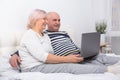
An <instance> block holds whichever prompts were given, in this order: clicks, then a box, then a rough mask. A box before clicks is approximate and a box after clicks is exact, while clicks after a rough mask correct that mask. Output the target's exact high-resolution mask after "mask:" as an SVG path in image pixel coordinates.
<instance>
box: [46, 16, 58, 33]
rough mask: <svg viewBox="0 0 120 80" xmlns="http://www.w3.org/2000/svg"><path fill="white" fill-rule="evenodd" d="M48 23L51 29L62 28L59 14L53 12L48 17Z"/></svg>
mask: <svg viewBox="0 0 120 80" xmlns="http://www.w3.org/2000/svg"><path fill="white" fill-rule="evenodd" d="M47 25H48V30H49V31H59V28H60V16H59V15H57V14H51V15H50V17H49V18H48V19H47Z"/></svg>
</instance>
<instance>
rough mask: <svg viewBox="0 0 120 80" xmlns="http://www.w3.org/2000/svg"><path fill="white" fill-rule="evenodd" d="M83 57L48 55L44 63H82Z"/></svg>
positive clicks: (77, 55)
mask: <svg viewBox="0 0 120 80" xmlns="http://www.w3.org/2000/svg"><path fill="white" fill-rule="evenodd" d="M83 60H84V59H83V57H81V56H80V54H71V55H68V56H56V55H53V54H49V55H48V57H47V59H46V63H78V62H81V61H83Z"/></svg>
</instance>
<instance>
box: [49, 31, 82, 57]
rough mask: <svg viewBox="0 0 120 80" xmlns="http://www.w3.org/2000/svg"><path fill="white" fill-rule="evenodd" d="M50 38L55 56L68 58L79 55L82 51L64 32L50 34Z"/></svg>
mask: <svg viewBox="0 0 120 80" xmlns="http://www.w3.org/2000/svg"><path fill="white" fill-rule="evenodd" d="M47 33H48V36H49V37H50V40H51V45H52V47H53V50H54V54H55V55H59V56H66V55H69V54H76V53H77V54H78V53H80V49H79V48H78V47H77V46H76V45H75V44H74V42H73V41H72V40H71V38H70V37H69V35H68V34H67V33H66V32H64V31H59V32H49V31H47Z"/></svg>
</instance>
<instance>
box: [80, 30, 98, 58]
mask: <svg viewBox="0 0 120 80" xmlns="http://www.w3.org/2000/svg"><path fill="white" fill-rule="evenodd" d="M81 42H82V43H81V52H80V54H81V56H82V57H84V59H90V58H92V57H94V56H96V55H98V54H99V49H100V33H98V32H91V33H83V34H82V41H81Z"/></svg>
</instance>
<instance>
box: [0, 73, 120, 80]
mask: <svg viewBox="0 0 120 80" xmlns="http://www.w3.org/2000/svg"><path fill="white" fill-rule="evenodd" d="M119 76H120V75H114V74H112V73H104V74H80V75H74V74H69V73H49V74H44V73H40V72H27V73H14V72H13V73H12V72H11V73H9V72H8V73H6V72H5V73H4V74H2V77H0V80H120V77H119Z"/></svg>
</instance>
